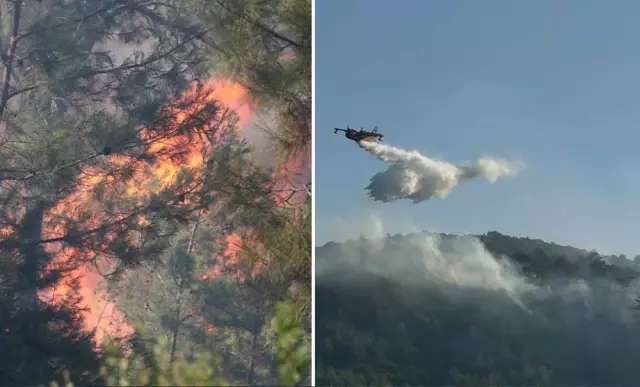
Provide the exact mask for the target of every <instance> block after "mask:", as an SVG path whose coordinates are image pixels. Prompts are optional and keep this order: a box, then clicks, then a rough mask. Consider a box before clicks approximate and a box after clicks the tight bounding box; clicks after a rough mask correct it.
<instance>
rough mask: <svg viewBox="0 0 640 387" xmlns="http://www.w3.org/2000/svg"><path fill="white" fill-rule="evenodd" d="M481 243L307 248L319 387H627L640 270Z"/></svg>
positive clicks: (535, 244) (451, 239) (634, 353)
mask: <svg viewBox="0 0 640 387" xmlns="http://www.w3.org/2000/svg"><path fill="white" fill-rule="evenodd" d="M637 262H638V261H637V260H634V261H632V260H629V259H626V257H623V256H602V255H600V254H598V253H597V252H589V251H585V250H581V249H578V248H573V247H568V246H560V245H557V244H554V243H547V242H544V241H540V240H533V239H529V238H515V237H510V236H506V235H502V234H500V233H497V232H490V233H487V234H485V235H480V236H455V235H442V234H433V233H428V232H423V233H416V234H411V235H394V236H391V235H387V236H386V237H384V238H380V239H370V240H367V239H364V238H363V239H361V240H358V241H349V242H345V243H328V244H326V245H324V246H321V247H317V248H316V272H317V280H316V331H315V338H316V343H317V344H316V369H317V373H316V383H318V385H333V386H339V385H345V386H346V385H376V386H377V385H393V386H403V385H404V386H416V385H456V386H480V385H482V386H534V385H535V386H552V385H554V386H557V385H584V386H602V385H626V386H630V385H635V384H637V381H638V380H640V373H639V372H638V367H637V364H638V362H640V357H639V356H640V355H639V353H640V351H639V350H640V323H639V322H638V320H637V312H636V310H637V299H638V291H639V290H640V287H639V284H640V281H639V280H638V278H639V277H640V266H639V265H638V264H637Z"/></svg>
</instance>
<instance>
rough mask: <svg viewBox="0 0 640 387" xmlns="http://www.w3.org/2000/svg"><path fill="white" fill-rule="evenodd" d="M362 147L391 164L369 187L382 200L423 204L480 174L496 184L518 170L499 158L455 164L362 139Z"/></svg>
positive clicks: (376, 198) (375, 177)
mask: <svg viewBox="0 0 640 387" xmlns="http://www.w3.org/2000/svg"><path fill="white" fill-rule="evenodd" d="M360 146H361V147H362V148H364V149H365V150H367V151H368V152H369V153H371V154H372V155H374V156H375V157H377V158H378V159H380V160H382V161H384V162H385V163H387V164H390V165H389V168H388V169H387V170H386V171H384V172H379V173H377V174H376V175H375V176H373V177H372V178H371V183H370V184H369V185H368V186H367V188H366V189H367V190H368V191H369V196H371V197H372V198H373V199H374V200H378V201H382V202H393V201H396V200H400V199H409V200H412V201H413V202H414V203H420V202H422V201H425V200H429V199H431V198H433V197H436V198H438V199H444V198H445V197H446V196H447V195H448V194H449V192H451V190H452V189H453V188H455V187H456V186H457V185H458V184H460V183H461V182H463V181H465V180H469V179H473V178H477V177H480V178H484V179H486V180H488V181H489V182H491V183H494V182H496V181H497V180H498V179H499V178H501V177H505V176H512V175H515V174H516V173H517V172H518V171H517V169H516V168H515V167H514V166H513V165H511V164H509V163H508V162H506V161H504V160H499V159H490V158H483V159H480V160H478V161H477V162H476V164H474V165H464V164H463V165H455V164H451V163H448V162H445V161H438V160H434V159H430V158H428V157H426V156H423V155H421V154H420V153H418V152H417V151H407V150H404V149H400V148H396V147H393V146H390V145H384V144H378V143H373V142H362V143H360Z"/></svg>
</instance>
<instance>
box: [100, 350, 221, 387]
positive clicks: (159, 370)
mask: <svg viewBox="0 0 640 387" xmlns="http://www.w3.org/2000/svg"><path fill="white" fill-rule="evenodd" d="M166 347H167V342H166V341H165V340H160V341H159V342H158V344H157V345H156V346H155V347H154V348H153V355H154V356H153V358H152V361H153V365H151V364H149V358H148V357H147V356H144V355H142V354H138V353H135V352H134V353H133V354H132V355H130V356H125V354H123V353H122V351H121V350H118V349H117V348H112V349H110V351H109V353H108V355H107V356H106V361H105V362H106V365H105V366H103V367H102V369H101V375H102V377H103V378H104V380H105V382H106V385H108V386H224V385H229V384H228V382H227V381H226V380H225V379H224V378H222V377H220V376H218V375H219V360H218V359H216V358H215V357H213V356H212V355H211V354H210V353H207V352H195V353H190V352H186V351H181V352H178V353H177V356H176V357H175V358H174V359H173V360H172V359H171V357H170V354H169V352H167V350H166Z"/></svg>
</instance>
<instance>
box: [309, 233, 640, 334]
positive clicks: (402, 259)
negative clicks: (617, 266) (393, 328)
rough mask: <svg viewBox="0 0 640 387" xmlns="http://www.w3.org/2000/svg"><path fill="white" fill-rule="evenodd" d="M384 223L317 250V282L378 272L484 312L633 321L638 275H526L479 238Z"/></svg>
mask: <svg viewBox="0 0 640 387" xmlns="http://www.w3.org/2000/svg"><path fill="white" fill-rule="evenodd" d="M381 227H382V228H384V225H383V224H382V223H381V222H379V224H378V227H377V228H378V230H377V232H376V233H375V234H376V235H375V236H373V235H372V236H371V237H370V238H369V239H364V238H361V239H360V240H351V241H347V242H344V243H334V242H329V243H327V244H326V245H324V246H322V247H318V248H317V250H316V265H315V269H316V281H317V282H316V283H318V284H322V283H346V284H354V283H357V282H358V281H357V278H366V277H367V276H371V275H373V276H377V277H383V278H387V279H389V280H391V281H393V282H395V283H398V284H403V285H405V286H407V287H410V288H416V287H418V288H422V289H428V290H429V291H431V292H435V293H437V294H440V295H441V296H443V297H445V298H446V299H447V300H448V301H449V302H451V303H453V304H458V305H473V307H475V308H477V309H478V310H484V311H486V312H491V311H495V310H498V309H499V308H500V307H504V306H505V305H506V304H505V302H507V303H509V304H510V305H512V306H515V307H516V308H517V309H519V310H521V311H524V312H526V313H528V314H536V315H538V316H543V315H546V316H549V314H551V315H553V316H555V317H554V318H555V319H563V320H566V321H573V320H574V319H577V320H576V321H578V320H579V319H580V318H585V317H586V318H591V317H593V316H595V315H597V314H604V315H607V316H609V317H610V318H613V319H616V320H618V321H620V322H632V321H636V320H635V318H636V317H635V315H634V314H633V313H634V312H633V309H632V305H634V301H635V299H636V298H637V297H638V294H640V280H635V281H633V282H632V283H631V284H630V285H629V286H622V285H619V284H617V283H615V282H613V281H610V280H608V279H602V278H600V279H597V278H589V277H585V278H571V277H564V276H557V277H553V278H547V279H545V280H544V281H539V280H536V279H535V278H532V277H529V276H526V275H525V274H524V273H523V271H522V268H521V267H520V266H519V265H518V264H516V263H515V262H514V261H512V260H511V259H510V258H509V257H506V256H500V255H495V254H493V253H492V252H491V251H489V250H487V249H486V247H485V245H484V243H482V241H481V240H480V239H479V238H477V237H475V236H472V235H464V236H456V235H443V234H436V233H430V232H419V233H413V234H409V235H404V236H401V235H394V236H390V235H388V234H386V236H383V235H384V230H380V228H381ZM496 308H497V309H496ZM556 308H557V309H556Z"/></svg>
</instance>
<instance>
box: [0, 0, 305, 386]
mask: <svg viewBox="0 0 640 387" xmlns="http://www.w3.org/2000/svg"><path fill="white" fill-rule="evenodd" d="M257 32H259V33H260V39H256V35H255V34H256V33H257ZM310 34H311V3H310V1H308V0H281V1H270V2H264V1H254V0H220V1H206V0H202V1H187V0H184V1H182V0H162V1H147V0H100V1H84V0H62V1H61V0H41V1H21V0H11V1H2V2H0V52H1V53H2V61H1V62H0V74H1V77H2V78H1V79H0V202H1V203H2V205H1V207H0V348H2V349H3V350H2V351H1V353H0V385H46V384H49V382H51V381H58V382H60V383H63V382H64V381H65V380H71V381H72V382H73V383H75V384H76V385H105V384H108V385H132V384H141V385H154V384H158V383H160V384H165V385H184V384H185V383H187V384H209V385H211V384H216V385H219V384H249V385H251V384H260V385H261V384H271V385H273V384H287V385H293V384H296V383H298V384H299V383H308V382H309V378H310V375H309V367H310V356H311V354H310V345H309V340H310V336H309V335H310V325H311V324H310V301H309V300H310V293H311V289H310V286H311V213H310V200H311V195H310V193H311V189H312V187H311V184H310V181H311V178H310V152H309V138H310V136H311V114H310V106H311V86H310V85H311V75H310V74H311V62H310V55H311V54H310V53H311V37H310ZM290 41H291V42H294V43H295V44H293V45H291V44H290V43H291V42H290ZM238 42H246V43H250V44H247V45H245V46H243V47H242V49H240V48H239V47H238ZM263 121H265V122H268V123H269V125H261V124H260V122H263ZM263 133H264V135H262V134H263Z"/></svg>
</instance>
